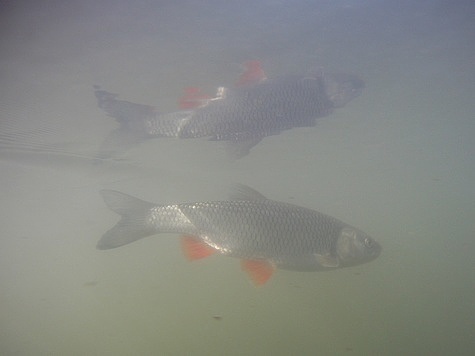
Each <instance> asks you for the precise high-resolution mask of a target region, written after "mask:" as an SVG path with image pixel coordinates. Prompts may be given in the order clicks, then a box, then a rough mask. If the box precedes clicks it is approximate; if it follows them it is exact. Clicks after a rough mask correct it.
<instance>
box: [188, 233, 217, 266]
mask: <svg viewBox="0 0 475 356" xmlns="http://www.w3.org/2000/svg"><path fill="white" fill-rule="evenodd" d="M181 248H182V250H183V253H184V254H185V257H186V258H187V259H188V260H190V261H194V260H200V259H202V258H205V257H208V256H211V255H212V254H214V253H215V252H216V250H215V249H214V248H212V247H211V246H209V245H207V244H206V243H204V242H203V241H202V240H201V239H199V238H197V237H195V236H189V235H185V236H183V237H182V240H181Z"/></svg>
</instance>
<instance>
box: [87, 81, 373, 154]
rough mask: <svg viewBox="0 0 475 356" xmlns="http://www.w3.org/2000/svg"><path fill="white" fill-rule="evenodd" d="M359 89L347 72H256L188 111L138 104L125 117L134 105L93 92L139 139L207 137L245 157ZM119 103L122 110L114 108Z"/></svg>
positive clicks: (359, 83) (343, 101)
mask: <svg viewBox="0 0 475 356" xmlns="http://www.w3.org/2000/svg"><path fill="white" fill-rule="evenodd" d="M252 73H254V72H252ZM254 75H255V74H254ZM363 87H364V83H363V81H362V80H361V79H359V78H358V77H356V76H353V75H348V74H329V75H323V74H318V75H308V76H288V77H281V78H275V79H267V77H263V76H262V74H261V73H259V80H258V81H256V83H255V84H254V83H251V84H248V85H243V86H238V87H235V88H223V87H221V88H219V89H218V91H217V94H216V96H215V97H214V98H209V97H205V96H199V98H200V99H199V104H198V105H196V107H195V108H193V109H192V110H183V111H178V112H170V113H158V112H156V111H154V110H150V109H149V108H150V107H148V106H146V105H141V104H136V105H138V106H137V108H136V109H137V112H136V113H135V114H130V115H129V119H127V114H126V113H128V112H129V111H130V109H133V106H132V105H131V104H133V103H130V102H126V101H119V100H117V99H116V97H115V96H114V94H110V93H108V92H105V91H103V90H97V89H96V97H97V98H98V102H99V103H100V106H101V107H103V108H108V107H111V108H114V109H115V111H116V112H118V113H119V114H120V117H119V119H118V121H119V122H120V123H121V125H124V126H127V128H128V129H130V130H131V131H132V132H134V133H135V134H137V135H140V136H141V137H144V138H154V137H175V138H197V137H208V138H209V139H210V140H217V141H228V142H231V143H232V144H235V145H238V146H239V147H240V148H241V150H240V151H239V150H237V151H236V152H238V153H237V155H238V156H243V155H246V154H247V153H248V152H249V150H250V148H252V147H253V146H254V145H256V144H257V143H258V142H259V141H260V140H262V139H263V138H264V137H266V136H270V135H276V134H279V133H281V132H282V131H284V130H289V129H291V128H294V127H310V126H315V124H316V119H318V118H320V117H323V116H326V115H328V114H330V113H331V112H332V111H333V109H334V108H336V107H341V106H343V105H345V104H346V103H347V102H348V101H350V100H352V99H353V98H355V97H357V96H358V95H359V94H360V93H361V91H362V89H363ZM189 89H193V91H191V95H192V96H191V97H190V99H191V100H194V97H193V95H196V94H197V93H196V90H197V89H196V88H189ZM185 102H186V100H185ZM121 103H123V104H121ZM187 104H188V103H187ZM122 105H123V106H124V108H123V109H122V110H120V109H118V108H120V107H121V106H122ZM182 107H186V108H189V106H182ZM108 112H109V114H110V115H111V116H114V115H115V114H114V113H112V114H111V110H109V111H108ZM124 113H125V115H124Z"/></svg>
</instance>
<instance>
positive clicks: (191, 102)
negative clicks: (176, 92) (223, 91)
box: [178, 87, 212, 110]
mask: <svg viewBox="0 0 475 356" xmlns="http://www.w3.org/2000/svg"><path fill="white" fill-rule="evenodd" d="M211 99H212V98H211V96H209V95H207V94H205V93H203V92H202V91H201V89H200V88H197V87H186V88H185V90H184V94H183V96H182V97H181V98H180V99H179V100H178V106H179V108H180V109H184V110H186V109H196V108H199V107H202V106H205V105H206V104H208V102H209V101H210V100H211Z"/></svg>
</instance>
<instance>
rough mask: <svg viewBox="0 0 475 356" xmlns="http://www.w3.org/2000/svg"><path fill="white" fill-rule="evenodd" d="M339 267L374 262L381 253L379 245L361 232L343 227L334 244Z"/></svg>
mask: <svg viewBox="0 0 475 356" xmlns="http://www.w3.org/2000/svg"><path fill="white" fill-rule="evenodd" d="M336 253H337V255H338V257H339V260H340V265H341V266H344V267H348V266H354V265H359V264H362V263H366V262H369V261H372V260H374V259H375V258H376V257H378V256H379V254H380V253H381V245H380V244H378V243H377V242H376V241H375V240H374V239H373V238H371V237H370V236H368V235H367V234H366V233H364V232H363V231H360V230H358V229H355V228H353V227H344V228H343V229H341V231H340V236H339V237H338V240H337V243H336Z"/></svg>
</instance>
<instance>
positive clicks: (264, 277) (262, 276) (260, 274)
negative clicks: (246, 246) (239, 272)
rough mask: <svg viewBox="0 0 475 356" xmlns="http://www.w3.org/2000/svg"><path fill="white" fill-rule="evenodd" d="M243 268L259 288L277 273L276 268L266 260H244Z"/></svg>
mask: <svg viewBox="0 0 475 356" xmlns="http://www.w3.org/2000/svg"><path fill="white" fill-rule="evenodd" d="M241 267H242V269H243V270H244V271H246V272H247V274H248V275H249V277H250V278H251V279H252V281H253V282H254V284H255V285H257V286H261V285H263V284H265V283H266V282H267V281H268V280H269V279H270V277H272V274H273V273H274V271H275V266H274V265H273V264H272V263H270V262H269V261H265V260H259V261H258V260H242V261H241Z"/></svg>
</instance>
